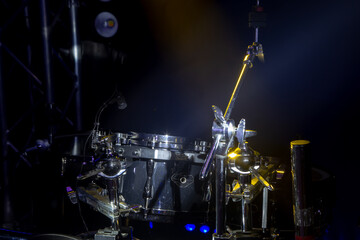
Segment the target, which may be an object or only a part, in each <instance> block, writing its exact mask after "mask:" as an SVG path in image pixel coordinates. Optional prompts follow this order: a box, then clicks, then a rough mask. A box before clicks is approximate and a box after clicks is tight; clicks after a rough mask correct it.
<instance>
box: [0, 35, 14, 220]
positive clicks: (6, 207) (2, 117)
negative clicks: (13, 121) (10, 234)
mask: <svg viewBox="0 0 360 240" xmlns="http://www.w3.org/2000/svg"><path fill="white" fill-rule="evenodd" d="M3 77H4V76H3V55H2V29H0V134H1V136H0V139H1V146H0V148H1V158H0V160H2V162H1V163H2V186H1V188H2V197H3V226H4V227H8V225H9V224H12V223H13V217H14V214H13V208H12V203H11V195H10V181H9V176H10V174H9V173H10V171H9V169H10V166H9V159H8V157H7V155H8V147H7V124H6V114H5V102H4V84H3V81H4V78H3Z"/></svg>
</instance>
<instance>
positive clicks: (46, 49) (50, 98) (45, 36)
mask: <svg viewBox="0 0 360 240" xmlns="http://www.w3.org/2000/svg"><path fill="white" fill-rule="evenodd" d="M40 13H41V36H42V46H43V57H44V72H45V82H46V104H47V107H48V117H49V133H48V134H49V142H50V144H51V143H52V142H53V135H54V130H55V129H54V123H53V119H52V118H53V113H54V87H53V75H52V62H51V50H50V31H49V24H48V16H47V6H46V0H40Z"/></svg>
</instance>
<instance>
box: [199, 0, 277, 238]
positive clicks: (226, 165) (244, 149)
mask: <svg viewBox="0 0 360 240" xmlns="http://www.w3.org/2000/svg"><path fill="white" fill-rule="evenodd" d="M256 9H262V8H261V7H260V6H259V0H258V1H257V6H256ZM257 16H260V17H261V19H262V20H264V19H265V18H264V14H263V13H260V12H255V13H251V14H249V26H250V27H255V41H254V42H253V44H252V45H249V46H248V48H247V54H246V55H245V57H244V59H243V66H242V69H241V72H240V75H239V77H238V80H237V82H236V85H235V88H234V90H233V93H232V96H231V97H230V100H229V103H228V105H227V108H226V111H225V114H223V112H222V111H221V109H220V108H219V107H217V106H215V105H213V106H212V109H213V112H214V116H215V119H214V121H213V125H212V138H213V144H212V146H211V148H210V151H209V153H208V155H207V156H206V159H205V161H204V164H203V167H202V169H201V171H200V175H199V177H200V179H202V180H204V179H206V178H207V175H208V173H209V171H210V167H211V166H212V162H213V159H215V160H214V161H215V177H216V178H215V190H216V193H215V205H216V206H215V210H216V224H215V225H216V233H214V234H213V237H212V239H213V240H220V239H236V238H238V237H239V236H238V234H237V232H236V231H230V230H229V228H227V226H226V204H227V202H228V201H229V198H232V199H233V200H234V201H239V200H240V201H241V209H242V213H241V222H242V226H241V229H240V231H239V232H241V233H249V232H251V231H252V226H251V221H250V220H251V219H250V217H251V209H250V207H249V203H250V202H251V201H252V199H253V198H254V197H255V196H256V195H257V194H259V193H260V191H263V210H262V219H263V220H262V229H263V231H265V230H266V228H267V220H266V219H267V201H268V194H267V193H268V191H273V190H274V187H273V186H272V185H271V183H269V180H268V179H267V178H266V177H270V176H269V175H274V174H275V173H276V168H277V167H278V163H274V164H273V166H270V165H267V166H265V165H262V166H261V168H260V165H259V163H260V161H259V158H260V156H259V154H258V153H257V152H255V151H253V150H252V149H251V148H250V147H249V146H248V143H247V141H246V138H247V137H250V136H254V135H255V134H256V132H254V131H249V130H246V128H245V119H241V120H240V122H239V124H238V126H237V127H235V126H234V120H232V119H230V115H231V112H232V110H233V108H234V104H235V102H236V99H237V97H238V94H239V90H240V88H241V86H242V84H243V81H242V79H243V78H244V76H245V74H246V73H247V71H248V70H249V69H250V68H252V67H253V61H254V60H255V58H256V57H257V58H259V59H260V61H263V58H264V54H263V48H262V45H261V44H260V43H259V42H258V33H259V32H258V30H259V27H263V25H264V23H263V22H262V21H260V22H259V23H258V22H256V21H255V19H256V17H257ZM236 142H237V143H238V146H237V147H236V148H235V150H232V148H233V147H234V145H235V144H236ZM229 150H230V151H229ZM227 169H230V171H231V172H236V173H238V174H239V180H242V182H241V183H239V182H237V183H236V182H235V184H234V185H235V186H237V188H234V189H233V190H232V191H230V190H231V189H230V186H229V185H226V176H227V171H226V170H227ZM261 172H263V173H261ZM251 177H254V178H253V179H254V180H256V181H257V183H256V184H252V179H251ZM235 186H234V187H235Z"/></svg>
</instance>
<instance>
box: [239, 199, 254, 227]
mask: <svg viewBox="0 0 360 240" xmlns="http://www.w3.org/2000/svg"><path fill="white" fill-rule="evenodd" d="M251 230H252V212H251V207H250V204H249V203H248V202H246V200H245V199H244V198H243V199H242V201H241V232H243V233H249V232H251Z"/></svg>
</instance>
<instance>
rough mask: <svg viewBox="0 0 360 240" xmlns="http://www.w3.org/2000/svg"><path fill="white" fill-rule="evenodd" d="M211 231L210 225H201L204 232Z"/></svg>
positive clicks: (201, 230)
mask: <svg viewBox="0 0 360 240" xmlns="http://www.w3.org/2000/svg"><path fill="white" fill-rule="evenodd" d="M209 231H210V227H209V226H206V225H203V226H201V227H200V232H202V233H208V232H209Z"/></svg>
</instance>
